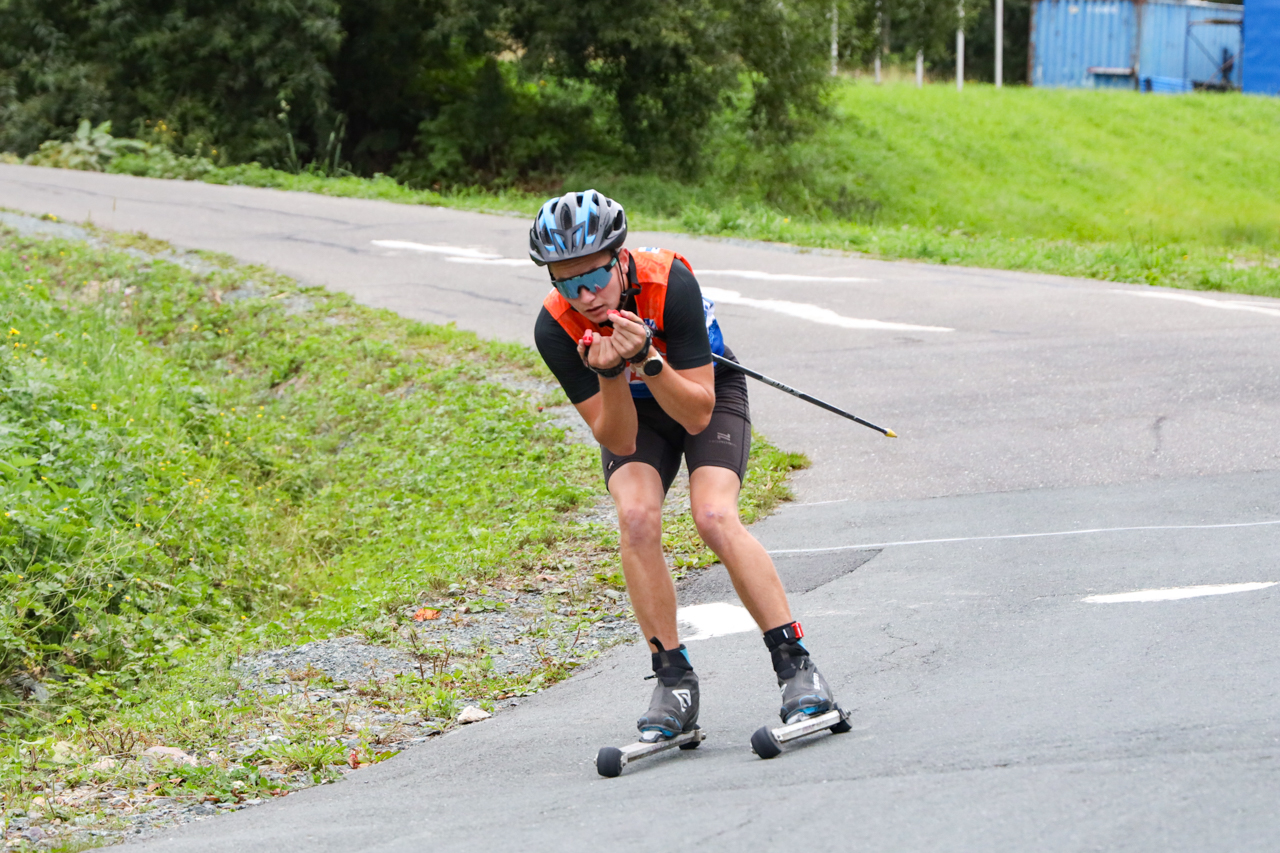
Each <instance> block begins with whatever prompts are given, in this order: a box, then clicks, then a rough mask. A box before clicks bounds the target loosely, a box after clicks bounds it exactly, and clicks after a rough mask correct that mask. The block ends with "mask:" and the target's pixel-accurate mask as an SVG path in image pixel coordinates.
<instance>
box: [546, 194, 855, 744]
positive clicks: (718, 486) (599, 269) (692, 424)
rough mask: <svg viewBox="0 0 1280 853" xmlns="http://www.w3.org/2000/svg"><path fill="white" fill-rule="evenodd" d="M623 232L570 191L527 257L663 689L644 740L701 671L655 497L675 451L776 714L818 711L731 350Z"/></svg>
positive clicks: (689, 275)
mask: <svg viewBox="0 0 1280 853" xmlns="http://www.w3.org/2000/svg"><path fill="white" fill-rule="evenodd" d="M626 238H627V217H626V213H625V212H624V211H623V209H622V206H621V205H620V204H618V203H617V202H615V201H613V200H612V199H609V198H606V197H605V196H603V195H601V194H600V193H597V192H596V191H595V190H587V191H586V192H572V193H568V194H566V195H564V196H562V197H560V198H553V199H550V200H548V201H547V202H546V203H545V204H544V205H543V206H542V209H541V210H539V211H538V214H537V217H536V218H535V220H534V223H533V227H532V228H530V229H529V256H530V257H531V258H533V260H534V262H535V263H537V264H538V265H540V266H546V267H547V268H548V270H549V272H550V274H551V283H552V288H551V292H550V293H548V294H547V297H546V299H545V300H544V301H543V304H542V311H541V312H540V313H539V315H538V320H537V325H536V326H535V329H534V338H535V341H536V342H537V346H538V351H539V352H540V353H541V354H542V358H543V360H544V361H546V363H547V366H548V367H549V368H550V369H551V371H552V373H554V374H555V376H556V378H557V379H558V380H559V381H560V385H561V387H563V388H564V391H565V394H567V395H568V397H569V402H571V403H573V405H574V407H576V408H577V410H578V413H579V414H580V415H581V416H582V419H583V420H584V421H586V423H587V425H588V426H589V427H591V432H592V433H593V434H594V436H595V438H596V440H597V441H598V442H599V443H600V455H601V463H602V466H603V468H604V478H605V485H606V486H607V488H608V489H609V494H610V495H611V496H612V497H613V501H614V504H615V506H616V507H617V510H618V525H619V530H620V534H621V536H620V538H621V546H622V571H623V575H624V576H625V577H626V581H627V592H628V593H629V595H630V597H631V604H632V607H633V608H634V609H635V614H636V619H637V621H638V622H639V623H640V629H641V630H642V631H643V632H644V636H645V637H647V638H648V639H649V647H650V652H651V657H652V665H653V672H654V676H652V677H656V679H657V685H656V686H655V687H654V691H653V697H652V699H651V701H650V703H649V709H648V710H647V711H645V713H644V715H643V716H642V717H640V720H639V722H638V724H637V726H638V728H639V729H640V733H641V738H642V739H644V740H660V739H666V738H671V737H674V736H676V735H677V734H680V733H681V732H687V731H690V730H692V729H693V728H695V727H696V725H697V722H698V676H697V674H696V673H695V672H694V670H693V664H692V663H691V662H690V660H689V654H688V651H687V649H686V648H685V647H684V645H682V644H681V643H680V639H679V637H678V634H677V628H676V591H675V586H674V584H673V583H672V582H671V574H670V572H669V570H668V568H667V563H666V558H665V557H664V556H663V553H662V503H663V500H664V498H665V497H666V494H667V490H668V489H670V487H671V483H672V481H673V480H675V477H676V473H677V472H678V470H679V468H680V459H681V456H683V457H684V459H685V462H686V465H687V467H688V469H689V492H690V495H689V501H690V506H691V509H692V511H693V516H694V521H695V523H696V524H697V528H698V535H699V536H701V537H702V540H703V541H704V542H706V544H707V546H708V547H709V548H711V550H712V551H714V552H715V554H716V556H717V557H719V558H720V561H721V562H722V563H723V564H724V566H725V568H727V569H728V571H729V577H730V578H731V579H732V581H733V587H734V589H735V590H736V591H737V593H738V597H739V598H740V599H741V600H742V603H743V605H744V606H745V607H746V608H747V610H748V611H749V612H750V613H751V616H752V618H754V619H755V621H756V624H757V625H759V626H760V630H761V631H763V632H764V642H765V646H766V647H767V648H768V649H769V652H770V654H771V655H772V658H773V668H774V671H775V672H776V673H777V676H778V686H779V687H780V688H781V690H782V710H781V716H782V719H783V722H795V721H797V720H799V719H803V718H805V717H807V716H809V715H813V714H821V713H824V712H826V711H828V710H830V709H831V708H832V707H833V705H834V700H833V699H832V696H831V691H830V689H829V687H828V685H827V682H826V680H825V679H824V678H822V677H821V676H820V675H819V673H818V668H817V667H816V666H815V665H814V663H813V661H812V660H811V659H810V657H809V652H808V651H807V650H806V649H805V647H804V643H803V642H802V641H801V638H802V637H803V636H804V632H803V631H802V630H801V628H800V623H798V622H796V621H794V620H792V618H791V610H790V607H789V606H788V604H787V596H786V593H785V592H784V591H783V588H782V582H781V581H780V580H779V579H778V573H777V570H776V569H775V568H774V565H773V561H772V560H771V559H770V558H769V554H768V552H767V551H765V550H764V548H763V547H762V546H761V545H760V543H759V542H757V541H756V539H755V537H754V536H752V535H751V533H750V532H748V530H747V529H746V527H745V526H744V525H743V524H742V521H741V519H740V517H739V514H738V493H739V490H740V489H741V486H742V479H743V477H744V476H745V474H746V470H747V452H748V450H749V449H750V446H751V415H750V409H749V408H748V405H747V385H746V379H745V378H744V377H743V375H742V374H741V373H738V372H737V371H735V370H733V369H732V368H725V367H722V366H720V365H716V364H715V363H714V362H713V361H712V358H711V354H712V353H716V354H717V355H722V356H724V357H725V358H728V359H731V360H732V359H733V354H732V353H731V352H730V351H729V349H728V348H727V347H725V345H724V339H723V338H722V336H721V334H720V326H719V324H718V323H717V322H716V319H715V314H714V311H713V306H712V303H711V302H709V301H707V300H706V299H705V298H704V297H703V296H702V292H701V290H700V289H699V288H698V282H697V280H696V279H695V278H694V275H693V269H692V268H691V267H690V265H689V262H688V261H686V260H685V259H684V258H683V257H681V256H680V255H678V254H676V253H675V252H672V251H668V250H666V249H626V248H624V247H623V244H624V242H625V241H626Z"/></svg>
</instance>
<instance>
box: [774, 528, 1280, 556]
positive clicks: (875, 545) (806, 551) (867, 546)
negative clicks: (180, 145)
mask: <svg viewBox="0 0 1280 853" xmlns="http://www.w3.org/2000/svg"><path fill="white" fill-rule="evenodd" d="M1269 524H1280V519H1274V520H1271V521H1240V522H1235V523H1233V524H1156V525H1149V526H1145V527H1093V528H1089V529H1087V530H1055V531H1052V532H1049V533H1006V534H1004V535H1003V536H950V537H947V538H946V539H904V540H900V541H898V542H864V543H863V544H861V545H832V546H831V547H829V548H776V549H771V550H770V551H769V553H770V554H820V553H823V552H826V551H866V550H870V549H872V548H892V547H894V546H895V545H937V544H939V543H943V542H990V541H993V540H997V539H1042V538H1044V537H1046V536H1085V535H1088V534H1093V533H1128V532H1131V531H1141V530H1223V529H1226V528H1232V527H1265V526H1267V525H1269Z"/></svg>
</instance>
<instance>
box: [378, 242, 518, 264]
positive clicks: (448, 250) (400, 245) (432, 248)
mask: <svg viewBox="0 0 1280 853" xmlns="http://www.w3.org/2000/svg"><path fill="white" fill-rule="evenodd" d="M370 242H371V243H373V245H375V246H378V247H380V248H383V249H408V250H409V251H411V252H427V253H429V254H433V255H450V256H452V257H455V258H473V259H475V260H480V261H495V260H500V259H502V255H495V254H493V253H492V252H482V251H480V250H479V249H464V248H461V247H460V246H436V245H432V244H429V243H413V242H410V241H408V240H371V241H370Z"/></svg>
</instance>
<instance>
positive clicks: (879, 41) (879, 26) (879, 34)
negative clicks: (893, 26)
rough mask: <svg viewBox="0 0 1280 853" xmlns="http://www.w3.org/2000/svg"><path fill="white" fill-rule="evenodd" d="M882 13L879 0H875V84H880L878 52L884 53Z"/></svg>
mask: <svg viewBox="0 0 1280 853" xmlns="http://www.w3.org/2000/svg"><path fill="white" fill-rule="evenodd" d="M883 42H884V13H883V12H882V11H880V0H876V62H875V64H876V85H877V86H878V85H880V54H882V53H884V46H883Z"/></svg>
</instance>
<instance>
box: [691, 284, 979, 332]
mask: <svg viewBox="0 0 1280 853" xmlns="http://www.w3.org/2000/svg"><path fill="white" fill-rule="evenodd" d="M702 295H703V296H705V297H707V298H708V299H710V300H711V301H712V302H715V303H717V304H725V305H746V306H748V307H750V308H761V309H763V310H765V311H774V312H776V313H778V314H786V315H787V316H789V317H797V318H799V319H801V320H808V321H810V322H812V323H821V324H823V325H825V326H839V327H840V328H842V329H878V330H885V331H899V332H954V331H955V329H948V328H946V327H944V326H916V325H912V324H911V323H889V322H885V321H883V320H863V319H859V318H857V317H845V316H842V315H840V314H837V313H836V312H834V311H832V310H831V309H829V308H820V307H819V306H817V305H809V304H807V303H803V302H787V301H785V300H781V299H752V298H751V297H749V296H743V295H742V294H741V293H739V292H738V291H736V290H721V289H720V288H718V287H704V288H702Z"/></svg>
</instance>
